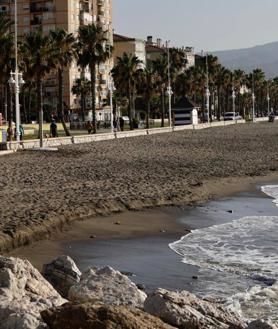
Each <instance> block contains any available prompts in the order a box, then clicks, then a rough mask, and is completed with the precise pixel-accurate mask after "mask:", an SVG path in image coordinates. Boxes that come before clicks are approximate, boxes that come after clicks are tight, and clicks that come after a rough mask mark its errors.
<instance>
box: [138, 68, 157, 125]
mask: <svg viewBox="0 0 278 329" xmlns="http://www.w3.org/2000/svg"><path fill="white" fill-rule="evenodd" d="M138 74H139V79H138V84H139V86H138V90H139V91H141V93H142V95H143V97H144V98H145V101H146V104H147V111H146V113H147V115H146V128H147V129H149V128H150V112H151V101H152V99H153V97H154V96H155V95H156V94H157V91H158V89H157V82H156V76H155V73H154V72H153V71H152V70H151V69H147V68H145V69H144V70H140V71H138Z"/></svg>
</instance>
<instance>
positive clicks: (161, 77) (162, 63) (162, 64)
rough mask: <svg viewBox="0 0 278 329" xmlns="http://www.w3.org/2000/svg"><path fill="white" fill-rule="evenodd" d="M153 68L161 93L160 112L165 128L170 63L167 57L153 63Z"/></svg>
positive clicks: (161, 57) (162, 124)
mask: <svg viewBox="0 0 278 329" xmlns="http://www.w3.org/2000/svg"><path fill="white" fill-rule="evenodd" d="M151 66H152V68H153V70H154V73H155V74H156V78H157V79H156V80H157V85H158V89H159V91H160V112H161V127H164V121H165V92H166V85H167V81H168V62H167V57H166V56H160V57H159V58H158V59H157V60H155V61H153V62H152V65H151Z"/></svg>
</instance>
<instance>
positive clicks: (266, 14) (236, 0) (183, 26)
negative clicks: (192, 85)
mask: <svg viewBox="0 0 278 329" xmlns="http://www.w3.org/2000/svg"><path fill="white" fill-rule="evenodd" d="M277 15H278V0H191V1H189V0H168V1H166V0H113V25H114V30H115V33H119V34H123V35H126V36H130V37H137V38H143V39H145V38H146V36H147V35H152V36H153V37H154V39H157V38H161V39H162V40H170V41H171V45H173V46H192V47H195V48H196V50H197V51H200V50H204V51H212V50H227V49H239V48H247V47H252V46H255V45H262V44H265V43H268V42H273V41H278V19H277Z"/></svg>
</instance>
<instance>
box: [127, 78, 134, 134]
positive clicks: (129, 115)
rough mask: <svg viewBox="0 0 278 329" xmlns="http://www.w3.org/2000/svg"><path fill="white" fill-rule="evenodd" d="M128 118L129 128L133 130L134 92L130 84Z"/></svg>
mask: <svg viewBox="0 0 278 329" xmlns="http://www.w3.org/2000/svg"><path fill="white" fill-rule="evenodd" d="M128 98H129V99H128V100H129V101H128V118H129V127H130V130H133V129H134V128H133V117H132V92H131V86H130V83H129V86H128Z"/></svg>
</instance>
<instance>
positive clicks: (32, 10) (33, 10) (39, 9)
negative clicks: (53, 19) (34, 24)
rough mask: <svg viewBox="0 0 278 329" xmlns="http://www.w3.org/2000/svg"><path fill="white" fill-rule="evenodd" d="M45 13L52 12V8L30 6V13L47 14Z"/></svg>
mask: <svg viewBox="0 0 278 329" xmlns="http://www.w3.org/2000/svg"><path fill="white" fill-rule="evenodd" d="M47 11H50V12H51V11H54V6H46V5H42V4H37V3H31V4H30V13H39V12H47Z"/></svg>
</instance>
